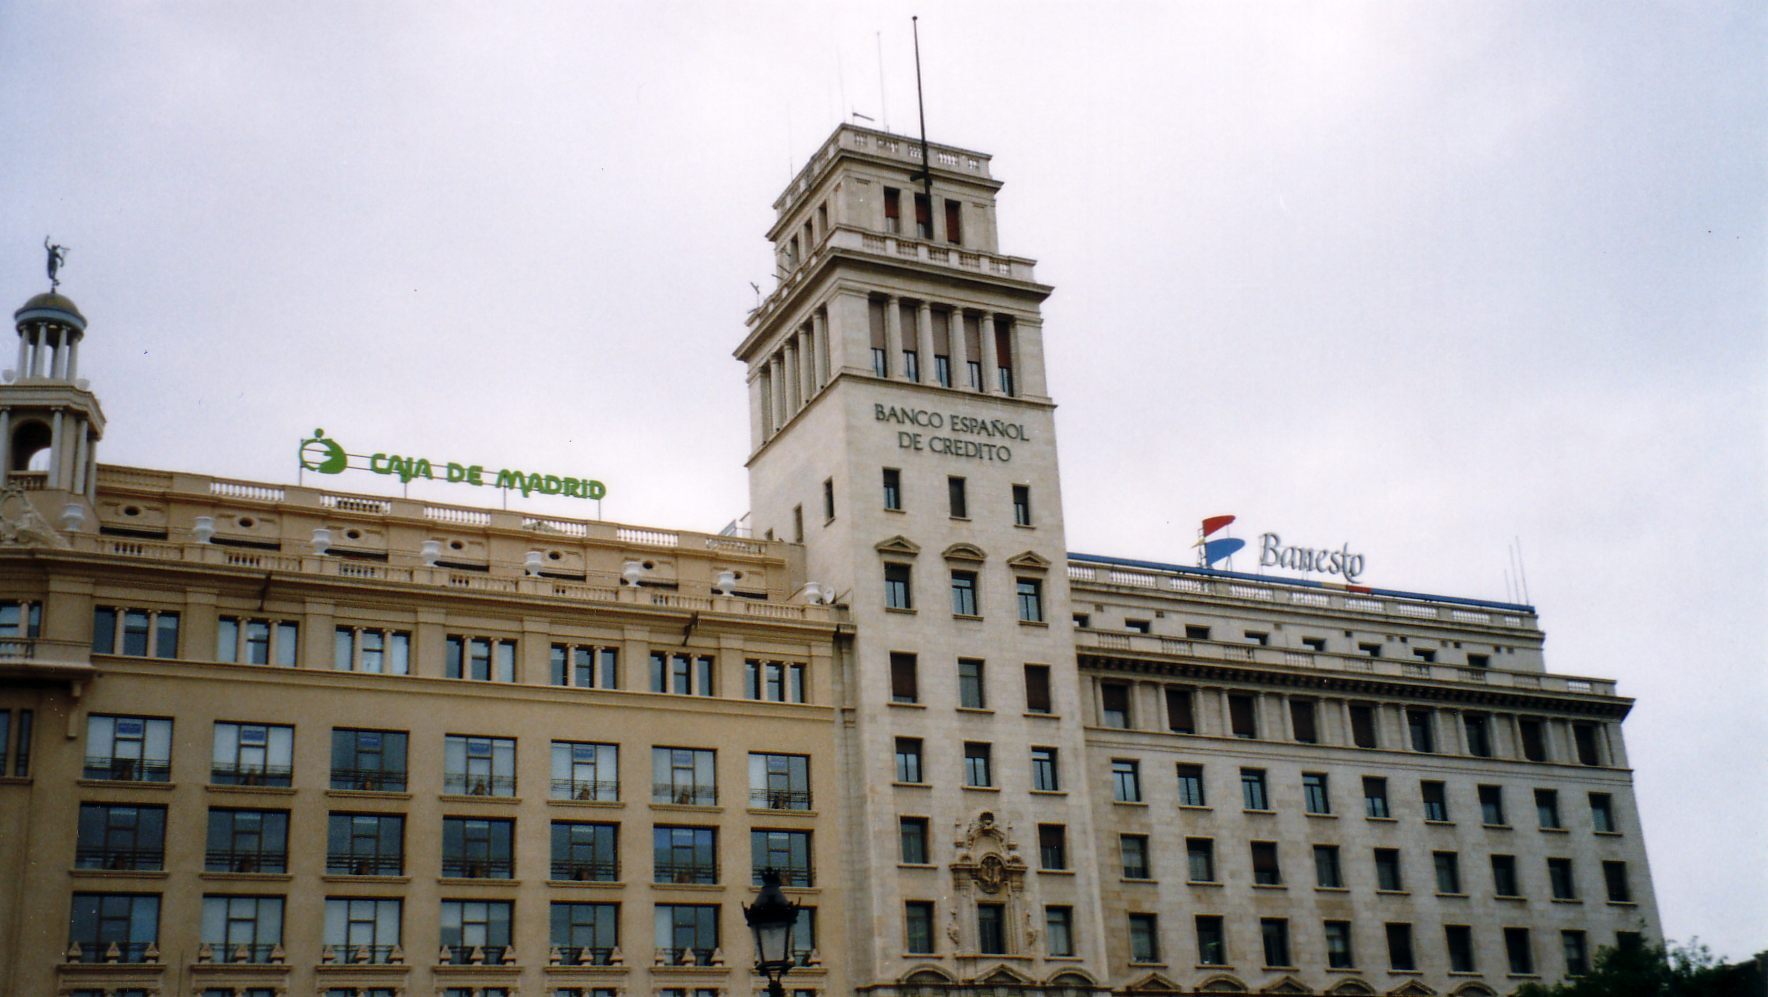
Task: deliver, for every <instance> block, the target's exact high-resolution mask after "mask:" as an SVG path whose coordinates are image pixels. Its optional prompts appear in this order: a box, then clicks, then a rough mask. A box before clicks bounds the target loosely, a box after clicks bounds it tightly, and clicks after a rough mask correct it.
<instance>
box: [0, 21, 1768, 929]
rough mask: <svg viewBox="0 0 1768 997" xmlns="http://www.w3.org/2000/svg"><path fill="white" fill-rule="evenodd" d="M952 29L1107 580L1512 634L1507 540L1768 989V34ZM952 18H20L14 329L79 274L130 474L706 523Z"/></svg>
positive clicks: (975, 127)
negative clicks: (1034, 268) (754, 351)
mask: <svg viewBox="0 0 1768 997" xmlns="http://www.w3.org/2000/svg"><path fill="white" fill-rule="evenodd" d="M925 6H926V9H925V10H923V11H921V13H923V14H924V15H925V16H924V17H923V18H922V22H921V24H922V56H923V64H924V71H925V80H926V93H927V101H928V106H927V126H928V131H929V137H930V138H932V139H933V140H934V141H939V142H949V143H953V144H956V145H962V146H968V147H972V148H976V149H980V150H983V151H986V152H989V153H992V154H993V155H994V170H995V175H996V176H997V177H1000V178H1002V179H1004V180H1005V181H1006V183H1007V186H1006V188H1005V190H1004V191H1003V192H1002V197H1001V201H1000V210H999V219H1000V231H1001V241H1002V247H1003V249H1004V250H1005V251H1007V252H1010V253H1015V254H1018V255H1023V256H1029V257H1033V258H1036V259H1038V260H1039V265H1038V276H1039V278H1040V279H1041V280H1043V281H1045V282H1048V283H1051V284H1054V285H1055V287H1056V293H1055V295H1054V296H1053V297H1052V298H1051V299H1050V301H1049V303H1048V306H1047V308H1046V311H1045V324H1044V331H1045V337H1046V348H1047V355H1048V363H1049V380H1050V385H1051V392H1052V394H1054V396H1055V397H1056V399H1057V401H1058V402H1060V403H1061V406H1062V407H1061V409H1060V412H1059V414H1058V427H1059V431H1060V434H1061V444H1062V459H1063V470H1064V471H1065V476H1064V477H1065V485H1064V490H1063V498H1064V502H1065V504H1066V506H1067V510H1068V524H1067V527H1068V537H1069V544H1070V547H1071V549H1074V550H1078V551H1086V552H1093V553H1102V554H1114V555H1122V556H1128V557H1138V558H1147V559H1156V560H1181V561H1183V560H1185V559H1186V558H1187V557H1188V556H1189V555H1188V551H1187V546H1188V544H1189V543H1190V541H1191V539H1192V537H1193V534H1194V531H1195V529H1196V521H1197V520H1198V519H1199V518H1201V517H1202V516H1204V515H1208V514H1213V513H1236V514H1238V515H1239V516H1240V518H1241V522H1242V524H1243V525H1244V526H1245V527H1246V529H1247V530H1248V532H1254V531H1260V530H1266V529H1270V530H1275V531H1278V532H1280V533H1281V534H1282V535H1283V536H1284V537H1285V538H1286V539H1292V540H1295V541H1301V542H1308V543H1311V544H1317V545H1321V546H1325V545H1328V544H1330V545H1333V546H1337V545H1338V544H1340V543H1344V542H1348V543H1349V544H1350V545H1351V547H1352V549H1353V550H1355V551H1358V552H1361V553H1363V554H1364V555H1365V556H1366V558H1367V565H1368V567H1367V579H1368V581H1370V582H1371V583H1372V584H1376V585H1383V586H1390V587H1398V588H1408V589H1415V590H1422V591H1434V592H1443V593H1450V594H1460V595H1472V596H1485V597H1496V598H1503V597H1505V595H1506V593H1507V588H1508V586H1507V583H1506V579H1505V567H1506V563H1507V555H1506V548H1507V546H1508V544H1509V542H1510V540H1511V538H1512V537H1516V538H1519V539H1520V543H1521V548H1522V551H1523V554H1524V556H1525V558H1526V567H1527V577H1528V582H1529V586H1530V595H1531V596H1532V599H1533V601H1534V602H1535V603H1536V604H1537V605H1538V606H1539V608H1540V611H1541V620H1542V625H1543V627H1544V628H1545V629H1546V630H1547V631H1548V634H1549V639H1548V643H1547V660H1548V665H1549V667H1550V668H1551V669H1553V670H1555V671H1559V672H1567V673H1572V674H1583V675H1596V676H1606V677H1613V678H1616V679H1618V680H1619V682H1620V689H1621V692H1622V693H1623V694H1624V695H1628V696H1633V697H1637V698H1638V701H1639V702H1638V705H1637V706H1636V707H1635V709H1634V712H1633V714H1632V715H1631V717H1630V718H1629V720H1628V722H1627V728H1626V730H1627V740H1628V744H1629V747H1630V749H1631V752H1632V760H1633V763H1634V764H1635V766H1636V768H1637V769H1638V775H1637V786H1638V791H1639V798H1640V801H1641V807H1642V810H1643V820H1644V824H1645V829H1646V834H1647V839H1648V842H1649V844H1650V855H1651V859H1652V865H1653V869H1652V871H1653V878H1654V880H1655V884H1656V888H1657V891H1658V897H1659V901H1660V905H1661V908H1662V913H1663V917H1664V923H1665V928H1666V931H1667V933H1668V934H1669V935H1670V936H1671V937H1674V938H1678V939H1688V938H1689V937H1691V936H1695V935H1698V936H1700V937H1701V938H1702V939H1703V940H1705V941H1707V942H1709V943H1710V944H1712V945H1713V946H1714V947H1715V948H1716V949H1718V950H1719V951H1721V952H1723V953H1725V954H1727V955H1729V956H1732V957H1738V956H1742V955H1745V954H1747V953H1750V952H1753V951H1756V950H1758V949H1761V948H1763V947H1765V946H1768V899H1764V898H1768V861H1764V847H1765V846H1764V840H1765V839H1764V832H1763V828H1764V827H1768V792H1764V787H1768V735H1765V734H1764V733H1763V726H1762V720H1761V717H1762V713H1763V710H1764V707H1765V706H1768V684H1765V679H1764V675H1765V674H1768V669H1765V668H1764V664H1765V661H1764V658H1765V656H1764V654H1763V650H1762V647H1763V639H1764V638H1763V630H1764V623H1765V622H1768V567H1765V564H1768V516H1765V515H1764V508H1765V500H1768V484H1765V482H1768V474H1765V464H1768V460H1765V455H1768V438H1765V431H1764V427H1765V426H1768V390H1765V385H1768V349H1765V342H1764V328H1765V322H1764V319H1765V314H1768V307H1765V297H1764V287H1765V286H1768V285H1765V282H1764V278H1765V277H1768V266H1765V262H1768V257H1765V249H1764V246H1765V242H1764V207H1765V205H1768V198H1765V197H1764V194H1765V190H1764V176H1765V175H1768V170H1765V165H1768V164H1765V162H1764V158H1765V157H1764V139H1763V136H1764V135H1768V128H1765V125H1768V121H1765V118H1768V114H1765V113H1764V107H1765V102H1764V97H1763V94H1764V93H1765V92H1768V86H1765V83H1768V80H1765V79H1764V75H1765V74H1764V56H1763V52H1764V51H1768V30H1765V29H1768V24H1765V19H1764V7H1763V5H1762V4H1760V3H1737V4H1735V5H1721V4H1698V3H1673V4H1672V3H1666V4H1636V3H1635V4H1616V3H1612V2H1602V3H1589V4H1550V3H1540V2H1532V0H1531V2H1522V3H1485V2H1482V3H1457V4H1419V3H1391V4H1378V5H1370V6H1353V5H1344V4H1323V3H1306V4H1298V5H1282V4H1270V3H1267V4H1260V5H1256V10H1252V11H1249V10H1247V9H1245V7H1246V5H1242V4H1221V5H1202V4H1199V5H1186V6H1176V7H1165V6H1160V7H1157V6H1154V5H1148V6H1133V5H1128V4H1125V5H1114V6H1105V5H1098V6H1087V7H1080V6H1044V7H1039V6H1035V5H1026V4H1014V5H1012V6H980V5H968V4H953V3H949V2H946V3H939V4H927V5H925ZM913 12H915V11H914V9H913V8H911V7H908V6H901V5H879V6H859V5H846V6H838V7H831V8H816V7H812V6H811V5H808V4H798V3H792V4H767V5H763V4H723V3H720V4H704V5H700V4H686V3H677V4H663V5H658V4H633V5H630V6H619V5H607V4H590V3H558V4H537V3H498V4H490V3H459V4H438V3H425V4H398V3H374V4H368V3H321V2H302V3H284V4H280V5H271V4H267V3H256V4H242V3H223V2H215V3H103V2H87V3H78V4H70V3H39V2H30V0H6V2H3V3H0V136H4V140H3V146H0V147H3V149H4V152H3V154H0V289H5V290H4V292H3V293H5V294H10V295H11V297H12V299H13V300H14V301H15V302H22V301H23V299H24V298H25V297H27V296H28V295H30V294H33V293H36V292H37V291H39V290H42V289H43V288H44V286H45V281H44V279H43V259H42V255H43V254H42V250H41V248H40V245H41V240H42V238H43V235H44V234H45V233H52V234H53V235H54V236H55V238H56V240H57V241H59V242H62V243H65V244H67V245H69V246H71V247H73V250H72V252H71V253H70V254H69V257H68V266H67V269H66V272H65V274H64V276H65V283H64V285H63V288H64V290H65V291H66V292H67V293H68V294H69V295H70V296H72V297H73V298H74V299H75V300H76V301H78V302H79V304H80V306H81V308H82V309H83V310H84V311H85V313H86V315H87V316H88V318H89V319H90V321H91V328H90V332H89V334H88V337H87V340H86V343H87V345H86V349H85V351H84V356H83V358H82V364H81V367H82V371H83V372H84V373H86V374H87V375H88V376H89V377H90V378H91V379H92V383H93V386H94V388H95V389H96V390H97V391H98V392H99V394H100V397H101V398H102V400H103V403H104V406H105V411H106V414H107V416H108V417H109V419H110V425H109V428H108V431H107V433H106V436H105V440H104V445H103V448H102V449H101V451H100V457H101V459H103V460H106V461H107V462H110V463H119V464H134V465H141V466H149V467H170V468H184V469H190V470H198V471H204V472H208V473H214V474H220V475H229V476H236V477H244V478H254V479H263V480H270V481H287V482H292V481H293V480H294V476H295V463H294V451H295V446H296V444H297V442H298V441H299V440H300V439H301V438H302V437H303V436H305V435H306V434H307V433H308V432H309V431H310V430H312V429H313V428H314V427H316V426H324V427H325V428H326V429H327V430H328V431H329V432H330V433H331V434H332V435H333V436H335V437H337V438H339V439H340V440H341V441H343V442H344V443H345V444H346V445H347V446H348V447H349V448H350V449H351V450H353V451H354V450H360V451H363V452H369V451H373V450H386V451H393V452H404V453H414V454H422V455H426V456H431V457H433V458H439V459H459V460H463V462H481V463H484V464H487V465H489V466H493V467H496V466H503V465H506V464H507V465H514V466H526V467H532V468H534V469H537V470H551V471H556V472H558V473H564V474H577V475H580V476H585V477H596V478H600V479H601V480H603V481H605V482H606V483H607V484H608V487H609V496H608V499H607V501H606V503H605V505H604V513H605V515H606V516H607V517H608V518H611V519H618V520H622V521H626V522H635V523H642V524H652V525H659V526H668V527H682V528H694V529H704V530H717V529H718V528H719V527H720V526H722V525H723V524H724V523H725V522H727V521H728V520H730V519H732V518H733V517H735V516H737V515H740V514H741V513H742V512H743V511H744V510H745V508H746V505H747V488H746V485H745V481H744V472H743V467H742V463H743V459H744V457H745V455H746V453H747V449H748V419H747V402H746V398H745V393H744V388H743V370H742V368H741V366H740V365H739V364H738V363H737V362H736V361H734V360H732V359H731V358H730V352H731V350H732V349H733V348H734V347H735V346H736V344H737V342H738V341H739V339H740V338H741V336H742V334H743V331H744V330H743V317H744V314H745V312H746V310H747V309H748V308H749V307H750V306H752V305H753V304H754V300H755V298H754V293H753V292H752V291H751V290H750V288H749V282H750V281H755V282H757V283H761V284H762V285H763V286H764V287H769V286H771V277H770V276H769V275H770V273H771V271H772V262H771V255H770V252H769V248H768V246H767V244H766V242H765V241H764V238H763V234H764V232H765V230H766V228H767V226H768V224H769V222H770V221H771V219H772V211H771V208H770V205H771V204H772V202H773V199H774V197H775V196H776V195H777V194H778V193H779V192H780V190H781V188H782V187H783V186H784V184H785V183H786V181H787V180H788V179H789V177H790V175H791V171H792V170H793V169H794V168H795V167H797V166H799V165H802V164H803V162H804V159H805V157H806V156H807V155H808V154H809V153H810V152H811V151H812V150H814V149H815V148H816V146H817V145H818V144H819V143H820V142H821V140H822V139H823V138H824V137H825V136H826V134H827V133H828V131H829V130H830V129H831V128H832V127H833V126H834V125H835V124H836V122H837V121H838V120H840V118H841V117H842V116H843V115H844V114H846V113H849V112H852V111H855V110H857V111H859V112H861V113H863V114H866V115H870V116H872V117H873V118H876V119H879V120H880V122H881V123H882V122H883V121H884V120H885V119H887V120H888V123H889V126H890V127H891V128H892V129H893V130H896V131H909V130H912V129H913V127H914V118H913V113H914V66H913V55H912V50H911V48H910V41H909V20H908V18H909V15H910V14H911V13H913ZM880 49H881V50H882V76H883V83H882V85H881V84H880V75H881V74H880V55H879V53H880ZM9 307H16V305H13V306H9ZM5 355H8V354H5V353H0V356H5ZM383 483H384V481H383V479H379V478H375V477H373V476H369V475H360V476H358V477H357V478H356V481H355V486H356V487H358V488H360V489H362V490H375V489H376V488H377V487H378V486H381V485H382V484H383ZM414 494H415V493H414ZM426 494H427V495H428V496H429V497H434V498H437V499H441V500H456V501H460V500H468V501H470V500H473V499H478V500H481V501H483V497H482V496H480V495H478V494H477V493H469V494H468V495H465V496H462V495H460V494H459V490H458V489H456V490H455V491H448V490H446V489H443V488H442V487H440V486H438V487H436V488H435V489H434V490H432V491H431V492H428V493H426ZM552 501H553V504H552V505H550V506H542V505H538V504H535V503H530V504H529V506H528V507H536V508H543V509H546V510H549V511H553V512H559V513H567V512H569V513H577V514H581V513H582V512H583V507H582V506H581V505H572V504H568V503H566V502H565V500H552ZM1238 566H1240V567H1242V568H1249V567H1250V566H1251V562H1250V560H1244V559H1243V560H1241V562H1240V563H1239V565H1238Z"/></svg>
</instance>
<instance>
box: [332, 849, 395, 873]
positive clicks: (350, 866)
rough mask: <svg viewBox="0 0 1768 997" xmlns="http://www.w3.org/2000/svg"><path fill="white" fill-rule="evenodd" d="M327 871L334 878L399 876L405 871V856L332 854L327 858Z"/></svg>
mask: <svg viewBox="0 0 1768 997" xmlns="http://www.w3.org/2000/svg"><path fill="white" fill-rule="evenodd" d="M325 871H326V872H327V873H329V874H331V875H334V876H397V875H399V874H401V873H402V872H404V871H405V856H403V855H354V854H351V853H349V852H330V853H327V854H326V856H325Z"/></svg>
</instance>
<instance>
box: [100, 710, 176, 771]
mask: <svg viewBox="0 0 1768 997" xmlns="http://www.w3.org/2000/svg"><path fill="white" fill-rule="evenodd" d="M83 774H84V776H85V778H87V779H110V780H116V781H120V782H166V781H168V780H169V779H170V778H171V775H172V721H170V720H162V719H157V718H151V717H118V716H106V715H103V714H93V715H92V716H89V717H87V718H86V764H85V769H84V772H83Z"/></svg>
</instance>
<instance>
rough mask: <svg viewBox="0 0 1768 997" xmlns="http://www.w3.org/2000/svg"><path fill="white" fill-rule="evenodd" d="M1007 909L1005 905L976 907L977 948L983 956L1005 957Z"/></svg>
mask: <svg viewBox="0 0 1768 997" xmlns="http://www.w3.org/2000/svg"><path fill="white" fill-rule="evenodd" d="M1006 920H1007V909H1006V907H1005V905H1003V904H989V903H979V904H977V905H976V947H977V949H978V950H979V951H981V952H982V954H983V955H1005V954H1006V952H1007V932H1006Z"/></svg>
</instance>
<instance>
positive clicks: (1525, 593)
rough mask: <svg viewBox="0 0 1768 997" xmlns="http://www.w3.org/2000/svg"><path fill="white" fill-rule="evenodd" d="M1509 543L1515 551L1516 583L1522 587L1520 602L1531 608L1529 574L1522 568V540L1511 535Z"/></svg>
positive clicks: (1532, 603)
mask: <svg viewBox="0 0 1768 997" xmlns="http://www.w3.org/2000/svg"><path fill="white" fill-rule="evenodd" d="M1510 542H1511V544H1512V545H1513V547H1514V548H1515V550H1516V583H1517V584H1518V585H1520V586H1522V601H1523V602H1524V603H1525V604H1528V605H1531V606H1532V605H1534V602H1533V601H1531V600H1530V599H1529V573H1528V572H1527V571H1525V570H1524V569H1523V566H1522V538H1521V537H1519V536H1514V535H1513V536H1512V537H1511V538H1510Z"/></svg>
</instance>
